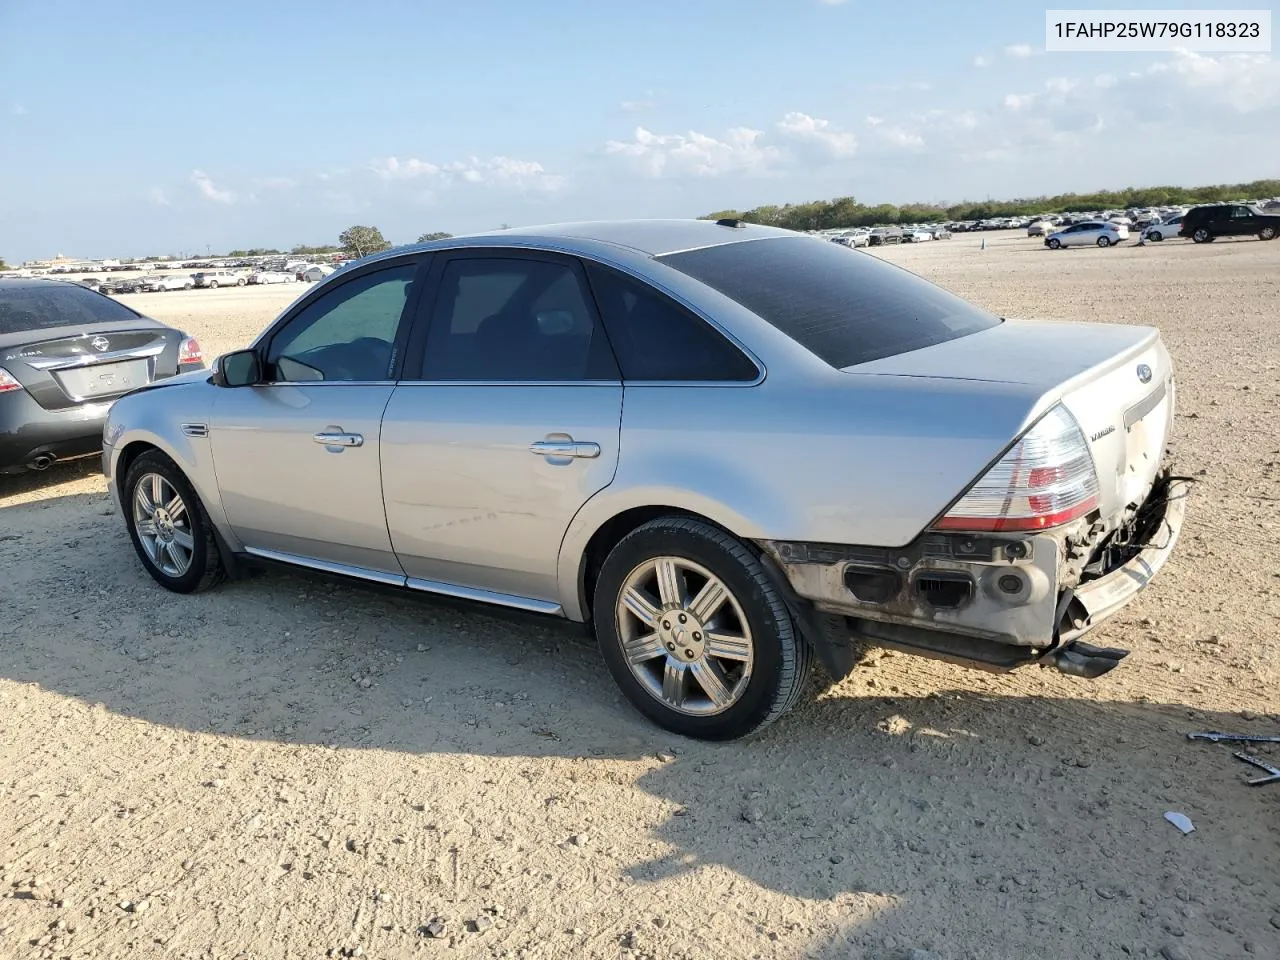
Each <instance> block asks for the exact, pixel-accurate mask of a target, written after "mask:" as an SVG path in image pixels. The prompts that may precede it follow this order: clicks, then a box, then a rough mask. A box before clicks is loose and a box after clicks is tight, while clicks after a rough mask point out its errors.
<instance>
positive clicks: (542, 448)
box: [529, 440, 600, 460]
mask: <svg viewBox="0 0 1280 960" xmlns="http://www.w3.org/2000/svg"><path fill="white" fill-rule="evenodd" d="M529 452H530V453H536V454H537V455H538V456H540V457H578V458H581V459H584V460H594V459H595V458H596V457H598V456H600V444H598V443H590V442H587V441H584V440H535V441H534V442H533V443H531V444H529Z"/></svg>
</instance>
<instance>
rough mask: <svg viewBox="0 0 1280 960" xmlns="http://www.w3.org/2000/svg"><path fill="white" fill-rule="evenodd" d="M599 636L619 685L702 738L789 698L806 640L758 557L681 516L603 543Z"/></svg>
mask: <svg viewBox="0 0 1280 960" xmlns="http://www.w3.org/2000/svg"><path fill="white" fill-rule="evenodd" d="M593 611H594V617H593V619H594V623H595V633H596V638H597V639H598V640H599V643H600V650H601V653H602V655H603V656H604V660H605V663H606V664H607V665H608V667H609V672H610V673H611V674H612V675H613V679H614V681H615V682H616V683H617V684H618V686H619V687H620V688H621V689H622V692H623V694H624V695H625V696H626V697H627V699H628V700H630V701H631V703H632V705H633V706H635V707H636V709H637V710H639V711H640V712H641V713H643V714H644V715H645V716H646V717H648V718H649V719H650V720H652V721H653V722H654V723H656V724H657V725H658V726H660V727H663V728H664V729H667V730H670V731H672V732H673V733H677V734H680V735H682V736H687V737H694V738H697V739H701V740H735V739H738V738H741V737H745V736H748V735H750V734H752V733H755V732H757V731H759V730H761V729H763V728H764V727H766V726H768V725H769V724H771V723H772V722H773V721H775V720H777V719H778V718H779V717H780V716H782V715H783V714H784V713H786V712H787V711H788V710H789V709H791V707H792V706H794V704H795V702H796V700H797V699H798V697H799V695H800V693H801V691H802V690H803V688H804V685H805V682H806V680H807V679H808V676H809V672H810V670H811V667H812V655H811V652H810V650H809V646H808V644H807V643H806V641H805V640H804V639H803V638H802V637H801V636H800V634H799V633H798V632H797V630H796V627H795V624H794V623H793V622H792V619H791V616H790V614H789V612H788V610H787V607H786V604H785V603H784V602H783V600H782V597H781V596H780V595H779V593H778V589H777V587H776V586H775V584H774V582H773V580H772V579H771V578H770V576H769V574H768V572H767V571H766V570H765V568H764V566H763V564H762V563H761V562H760V559H759V558H758V557H757V556H756V555H755V554H754V553H752V552H751V550H749V549H748V548H747V547H746V545H744V544H743V543H742V542H741V541H739V540H737V539H735V538H734V537H732V536H730V535H729V534H727V533H725V532H724V531H722V530H719V529H717V528H716V527H713V526H711V525H710V524H708V523H705V522H703V521H700V520H695V519H691V518H687V517H662V518H659V519H657V520H652V521H650V522H649V523H646V524H644V525H643V526H641V527H639V528H638V529H636V530H634V531H632V532H631V533H630V534H628V535H627V536H626V537H624V538H623V539H622V541H621V542H619V543H618V545H617V546H615V547H614V548H613V550H612V551H610V553H609V555H608V557H607V558H606V559H605V561H604V565H603V566H602V567H601V569H600V575H599V577H598V579H597V581H596V587H595V595H594V602H593Z"/></svg>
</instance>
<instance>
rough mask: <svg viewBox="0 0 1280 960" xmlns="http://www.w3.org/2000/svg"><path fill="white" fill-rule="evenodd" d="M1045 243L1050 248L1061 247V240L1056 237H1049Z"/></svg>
mask: <svg viewBox="0 0 1280 960" xmlns="http://www.w3.org/2000/svg"><path fill="white" fill-rule="evenodd" d="M1046 245H1047V246H1048V248H1049V249H1050V250H1060V249H1062V241H1061V240H1059V239H1058V238H1057V237H1050V238H1049V240H1048V241H1046Z"/></svg>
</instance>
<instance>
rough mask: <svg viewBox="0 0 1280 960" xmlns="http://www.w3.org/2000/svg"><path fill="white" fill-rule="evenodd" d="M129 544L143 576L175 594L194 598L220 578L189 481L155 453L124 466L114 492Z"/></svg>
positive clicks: (211, 537) (202, 514) (209, 533)
mask: <svg viewBox="0 0 1280 960" xmlns="http://www.w3.org/2000/svg"><path fill="white" fill-rule="evenodd" d="M120 495H121V500H122V501H123V504H124V518H125V524H126V525H127V526H128V528H129V539H130V540H132V541H133V547H134V549H135V550H136V551H137V553H138V557H139V558H140V559H141V560H142V565H143V566H144V567H145V568H146V570H147V573H149V574H151V577H152V579H154V580H155V581H156V582H157V583H159V584H160V585H161V586H164V587H167V588H168V589H170V590H173V591H175V592H176V593H195V592H197V591H199V590H205V589H207V588H209V587H212V586H214V585H215V584H217V583H219V582H221V581H222V580H223V579H224V578H225V577H226V573H225V571H224V569H223V566H222V558H221V556H220V555H219V553H218V545H217V542H216V541H215V539H214V535H213V525H212V524H211V523H210V522H209V517H208V515H207V514H205V511H204V505H203V504H202V503H201V502H200V498H199V497H198V496H196V492H195V489H194V488H193V487H192V486H191V483H190V481H188V480H187V478H186V477H185V476H184V475H183V473H182V471H181V470H180V469H178V465H177V464H176V463H174V462H173V461H172V460H171V459H170V458H169V457H167V456H165V455H164V454H163V453H161V452H160V451H159V450H148V451H147V452H145V453H143V454H141V455H140V456H139V457H138V458H137V459H136V460H134V461H133V463H131V464H130V465H129V469H128V471H127V472H126V474H125V477H124V483H123V485H122V486H121V488H120Z"/></svg>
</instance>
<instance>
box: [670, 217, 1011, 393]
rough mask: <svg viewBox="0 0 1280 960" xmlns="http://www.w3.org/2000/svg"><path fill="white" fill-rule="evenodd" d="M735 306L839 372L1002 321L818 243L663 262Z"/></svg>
mask: <svg viewBox="0 0 1280 960" xmlns="http://www.w3.org/2000/svg"><path fill="white" fill-rule="evenodd" d="M657 259H658V260H659V261H660V262H662V263H665V264H667V265H668V266H671V267H674V268H675V269H677V270H679V271H681V272H682V273H685V274H687V275H688V276H690V277H692V278H694V279H695V280H698V281H701V282H702V283H704V284H706V285H707V286H709V287H711V288H712V289H714V290H717V291H719V292H720V293H722V294H724V295H725V296H727V297H729V298H730V299H731V300H736V301H737V302H738V303H740V304H742V305H743V306H744V307H746V308H747V309H748V310H750V311H751V312H752V313H754V314H756V315H757V316H758V317H760V318H761V319H763V320H764V321H766V322H767V323H769V324H771V325H772V326H774V327H776V328H777V329H778V330H780V331H782V332H783V333H784V334H786V335H787V336H788V337H790V338H791V339H792V340H794V341H796V342H797V343H799V344H800V345H801V346H802V347H804V348H805V349H807V350H809V351H810V352H811V353H813V354H814V355H815V356H817V357H818V358H820V359H821V360H823V361H825V362H826V363H828V364H830V365H831V366H833V367H836V368H844V367H848V366H853V365H854V364H859V363H866V362H868V361H870V360H878V359H880V358H881V357H891V356H896V355H897V354H900V353H907V352H909V351H911V350H919V349H922V348H924V347H929V346H933V345H934V344H938V343H945V342H946V341H948V340H955V339H958V338H959V337H964V336H968V335H969V334H972V333H977V332H979V331H980V330H986V329H988V328H990V327H994V326H997V325H998V324H1000V323H1001V320H1000V318H999V317H997V316H995V315H993V314H991V313H988V312H987V311H985V310H982V309H980V308H979V307H976V306H974V305H973V304H971V303H969V302H968V301H966V300H962V299H961V298H960V297H957V296H956V295H955V294H952V293H948V292H947V291H946V290H943V289H942V288H941V287H938V286H936V285H934V284H932V283H929V282H928V281H927V280H924V279H923V278H921V277H917V276H916V275H915V274H913V273H910V272H908V271H906V270H903V269H902V268H900V267H896V266H894V265H892V264H889V263H886V262H885V261H883V260H881V259H879V258H878V257H875V256H872V255H871V254H868V253H862V252H861V251H858V252H856V253H854V254H853V255H850V253H849V251H848V250H841V249H840V248H839V247H837V246H835V245H834V244H831V243H823V242H822V241H820V240H815V239H813V238H811V237H778V238H770V239H767V240H748V241H740V242H735V243H724V244H720V245H717V246H714V247H704V248H702V249H699V250H688V251H685V252H682V253H671V254H666V255H665V256H661V257H658V258H657Z"/></svg>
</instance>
